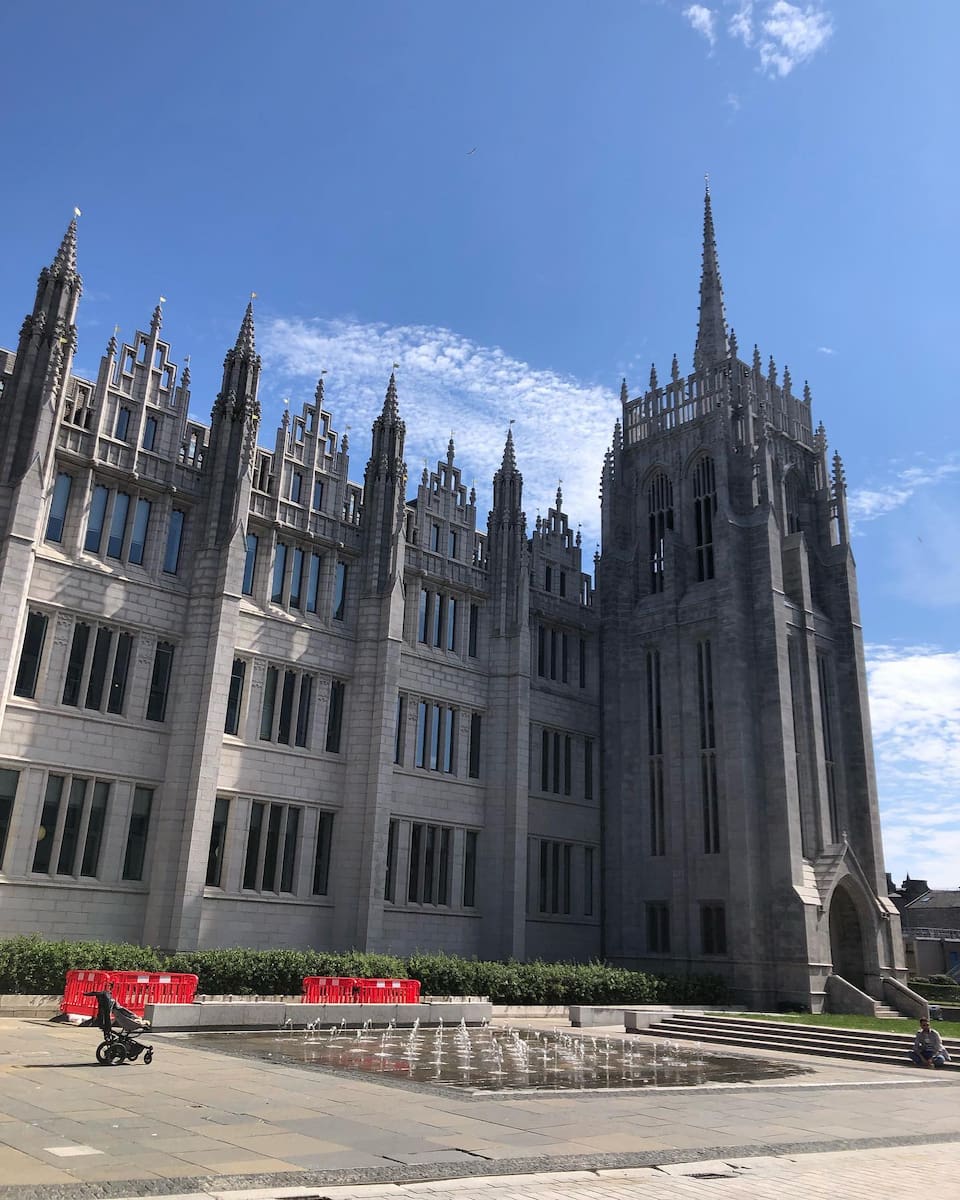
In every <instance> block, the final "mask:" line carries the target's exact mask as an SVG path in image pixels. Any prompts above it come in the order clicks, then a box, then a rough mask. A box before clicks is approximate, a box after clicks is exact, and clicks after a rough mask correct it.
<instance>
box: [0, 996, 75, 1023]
mask: <svg viewBox="0 0 960 1200" xmlns="http://www.w3.org/2000/svg"><path fill="white" fill-rule="evenodd" d="M59 1011H60V997H59V996H18V995H16V994H10V995H3V996H0V1017H38V1018H39V1019H40V1020H49V1019H50V1017H55V1016H56V1015H57V1013H58V1012H59Z"/></svg>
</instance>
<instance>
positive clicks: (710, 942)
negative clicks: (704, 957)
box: [700, 904, 727, 954]
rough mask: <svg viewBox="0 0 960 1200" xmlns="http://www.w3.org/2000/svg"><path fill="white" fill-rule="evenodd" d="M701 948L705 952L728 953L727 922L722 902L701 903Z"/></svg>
mask: <svg viewBox="0 0 960 1200" xmlns="http://www.w3.org/2000/svg"><path fill="white" fill-rule="evenodd" d="M700 949H701V950H702V952H703V953H704V954H726V952H727V924H726V914H725V913H724V909H723V905H722V904H701V905H700Z"/></svg>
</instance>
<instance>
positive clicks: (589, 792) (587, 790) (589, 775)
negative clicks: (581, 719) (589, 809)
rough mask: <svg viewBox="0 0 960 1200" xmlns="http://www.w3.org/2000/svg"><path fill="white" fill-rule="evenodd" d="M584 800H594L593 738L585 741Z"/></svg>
mask: <svg viewBox="0 0 960 1200" xmlns="http://www.w3.org/2000/svg"><path fill="white" fill-rule="evenodd" d="M583 798H584V800H592V799H593V738H584V739H583Z"/></svg>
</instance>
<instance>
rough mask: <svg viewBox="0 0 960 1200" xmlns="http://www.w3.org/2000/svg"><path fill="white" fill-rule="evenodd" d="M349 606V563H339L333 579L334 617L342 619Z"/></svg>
mask: <svg viewBox="0 0 960 1200" xmlns="http://www.w3.org/2000/svg"><path fill="white" fill-rule="evenodd" d="M346 607H347V564H346V563H345V562H338V563H337V571H336V575H335V577H334V581H333V619H334V620H335V621H342V620H343V618H344V614H345V612H346Z"/></svg>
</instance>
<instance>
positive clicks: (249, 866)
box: [243, 800, 265, 891]
mask: <svg viewBox="0 0 960 1200" xmlns="http://www.w3.org/2000/svg"><path fill="white" fill-rule="evenodd" d="M264 808H265V805H263V804H262V803H261V802H260V801H259V800H254V801H253V803H252V804H251V805H250V824H249V826H248V828H247V851H246V854H245V855H244V860H243V886H244V888H246V889H249V890H251V891H252V890H253V889H254V888H256V886H257V875H258V873H259V868H260V838H261V835H262V833H263V812H264Z"/></svg>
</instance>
